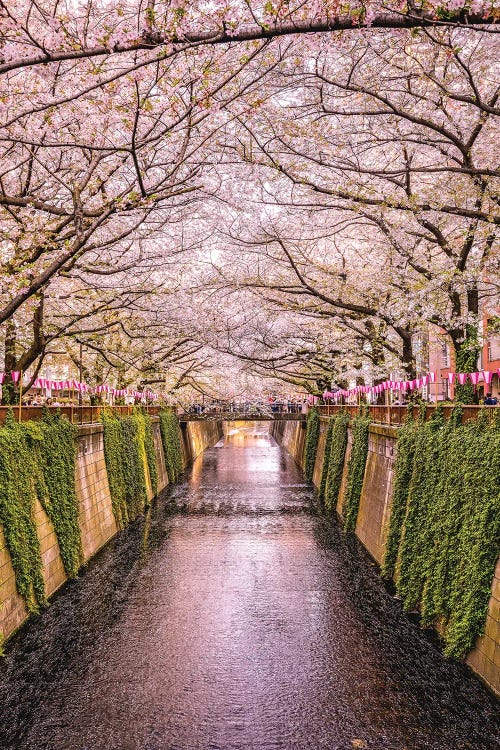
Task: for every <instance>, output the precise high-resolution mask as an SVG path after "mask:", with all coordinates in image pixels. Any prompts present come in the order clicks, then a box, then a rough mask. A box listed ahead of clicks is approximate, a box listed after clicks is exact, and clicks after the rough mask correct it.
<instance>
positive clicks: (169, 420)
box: [160, 411, 184, 484]
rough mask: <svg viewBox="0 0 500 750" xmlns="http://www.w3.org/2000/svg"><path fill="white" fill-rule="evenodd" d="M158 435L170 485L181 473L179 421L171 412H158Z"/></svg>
mask: <svg viewBox="0 0 500 750" xmlns="http://www.w3.org/2000/svg"><path fill="white" fill-rule="evenodd" d="M160 433H161V442H162V445H163V452H164V454H165V465H166V467H167V475H168V481H169V483H170V484H171V483H172V482H175V480H176V479H177V478H178V477H179V475H180V474H181V473H182V471H183V468H184V467H183V462H182V446H181V435H180V427H179V420H178V419H177V415H176V414H174V413H173V412H171V411H161V412H160Z"/></svg>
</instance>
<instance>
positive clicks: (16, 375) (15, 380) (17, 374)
mask: <svg viewBox="0 0 500 750" xmlns="http://www.w3.org/2000/svg"><path fill="white" fill-rule="evenodd" d="M20 376H21V373H20V372H18V371H17V370H14V371H13V372H11V373H10V377H11V378H12V382H13V383H15V384H16V385H17V383H19V378H20Z"/></svg>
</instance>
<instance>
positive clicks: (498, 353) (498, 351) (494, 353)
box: [488, 339, 500, 362]
mask: <svg viewBox="0 0 500 750" xmlns="http://www.w3.org/2000/svg"><path fill="white" fill-rule="evenodd" d="M495 359H500V339H491V340H490V341H488V362H493V360H495Z"/></svg>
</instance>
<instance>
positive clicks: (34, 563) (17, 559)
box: [0, 413, 47, 612]
mask: <svg viewBox="0 0 500 750" xmlns="http://www.w3.org/2000/svg"><path fill="white" fill-rule="evenodd" d="M30 428H31V425H30V427H27V425H26V424H17V423H16V422H15V421H14V418H13V416H12V414H11V413H10V414H7V418H6V421H5V426H4V427H2V428H1V429H0V523H1V524H2V528H3V532H4V537H5V543H6V545H7V549H8V551H9V555H10V559H11V561H12V567H13V568H14V573H15V577H16V588H17V590H18V592H19V594H20V595H21V596H22V597H23V598H24V600H25V602H26V607H27V609H28V611H29V612H37V611H38V609H39V607H41V606H44V605H46V603H47V600H46V596H45V584H44V580H43V572H42V556H41V552H40V542H39V540H38V534H37V528H36V521H35V503H36V500H37V499H38V498H39V495H40V494H41V493H42V492H43V491H44V488H43V481H42V479H41V471H40V467H39V465H38V462H37V453H36V452H35V451H33V449H32V448H33V444H34V443H35V442H36V441H39V442H41V440H42V432H41V430H40V429H39V428H38V429H35V428H36V425H35V427H34V428H33V429H30Z"/></svg>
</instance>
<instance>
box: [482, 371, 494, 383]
mask: <svg viewBox="0 0 500 750" xmlns="http://www.w3.org/2000/svg"><path fill="white" fill-rule="evenodd" d="M482 374H483V380H484V382H485V383H486V385H489V384H490V383H491V381H492V379H493V373H492V372H491V370H483V373H482Z"/></svg>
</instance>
